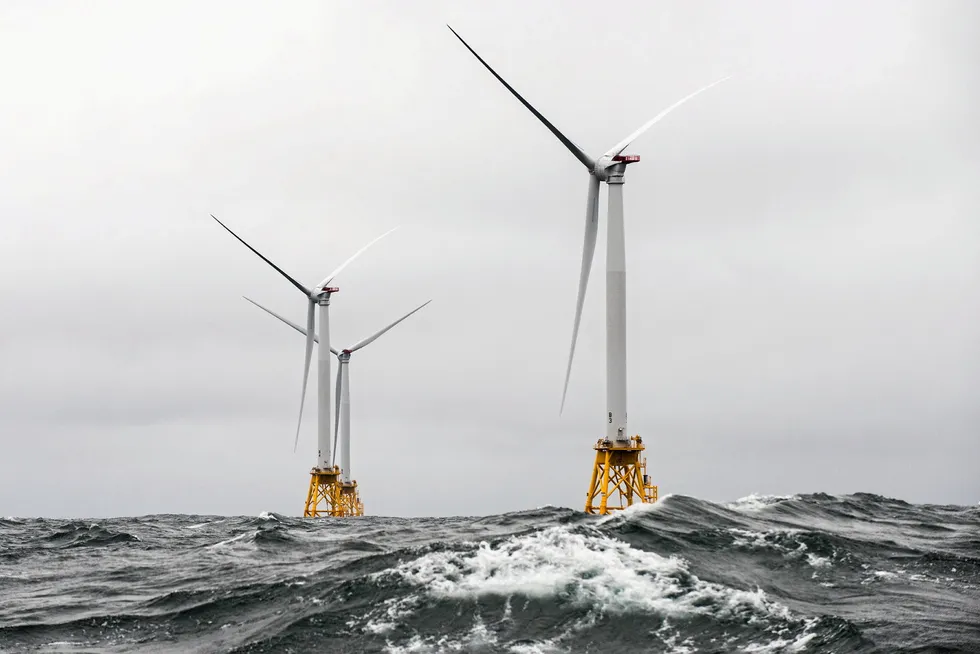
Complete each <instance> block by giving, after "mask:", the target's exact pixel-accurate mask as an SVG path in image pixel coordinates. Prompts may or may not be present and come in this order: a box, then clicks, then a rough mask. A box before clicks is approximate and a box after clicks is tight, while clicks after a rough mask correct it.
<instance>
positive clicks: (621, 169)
mask: <svg viewBox="0 0 980 654" xmlns="http://www.w3.org/2000/svg"><path fill="white" fill-rule="evenodd" d="M446 27H449V30H450V31H451V32H452V33H453V34H454V35H455V36H456V38H457V39H459V41H460V42H461V43H462V44H463V45H464V46H465V47H466V49H467V50H469V51H470V53H472V54H473V56H474V57H476V58H477V60H478V61H479V62H480V63H481V64H483V66H484V67H485V68H486V69H487V70H488V71H490V74H492V75H493V76H494V77H496V78H497V81H499V82H500V83H501V84H503V85H504V87H506V89H507V90H508V91H510V92H511V94H512V95H513V96H514V97H515V98H517V99H518V100H519V101H520V102H521V104H523V105H524V106H525V107H526V108H527V109H528V110H529V111H530V112H531V113H532V114H534V116H535V117H536V118H537V119H538V120H539V121H541V123H543V124H544V126H545V127H547V128H548V129H549V130H550V131H551V133H552V134H554V135H555V137H556V138H557V139H558V140H559V141H561V143H562V145H564V146H565V147H566V148H567V149H568V151H569V152H571V153H572V154H573V155H574V156H575V158H576V159H578V160H579V161H580V162H581V163H582V165H584V166H585V168H586V170H588V173H589V190H588V196H587V200H586V208H585V239H584V243H583V245H582V268H581V272H580V273H579V284H578V296H577V299H576V302H575V318H574V321H573V323H572V343H571V347H570V348H569V352H568V366H567V367H566V369H565V385H564V387H563V389H562V395H561V409H560V410H559V413H561V411H562V410H564V407H565V396H566V394H567V392H568V380H569V377H570V376H571V372H572V360H573V359H574V357H575V343H576V340H577V339H578V330H579V324H580V323H581V319H582V306H583V304H584V302H585V289H586V287H587V286H588V283H589V273H590V272H591V270H592V258H593V255H594V253H595V244H596V237H597V235H598V230H599V216H598V214H599V183H600V182H605V183H606V185H607V186H608V187H609V208H608V218H607V220H608V224H607V227H606V229H607V240H606V438H605V439H604V440H600V441H599V443H598V444H597V445H596V450H597V455H596V465H595V466H593V473H592V477H593V480H592V483H591V484H590V490H589V492H588V493H587V497H588V499H587V501H586V509H585V510H586V511H587V512H589V513H592V512H594V510H593V509H594V507H593V504H592V503H593V500H594V499H595V498H596V497H597V496H598V495H600V494H601V496H602V498H601V503H600V507H599V510H598V512H599V513H603V514H604V513H606V512H607V511H608V510H610V509H613V508H623V507H612V506H609V505H608V502H607V500H608V497H609V495H611V494H612V492H613V491H617V490H618V491H619V492H620V495H621V497H622V498H623V500H624V501H625V502H626V505H627V506H628V505H629V504H632V502H633V495H635V494H638V495H639V496H640V498H641V501H644V502H645V501H649V498H650V497H651V496H652V497H653V498H654V499H655V498H656V487H655V486H650V485H649V482H648V478H647V477H646V475H645V474H642V475H641V472H640V469H641V468H642V469H643V470H645V464H646V462H645V460H644V462H643V464H642V466H640V465H639V464H638V456H639V455H638V452H639V451H640V450H642V449H643V448H642V439H640V438H639V437H638V436H637V437H635V438H630V437H629V433H628V431H627V421H626V236H625V229H624V222H623V184H624V182H625V179H624V178H625V174H626V166H627V165H629V164H631V163H636V162H638V161H639V160H640V157H639V155H630V154H623V151H624V150H626V148H627V147H628V146H629V144H630V143H632V142H633V141H634V140H635V139H636V138H638V137H639V136H640V135H641V134H643V133H644V132H646V131H647V130H648V129H649V128H650V127H652V126H653V125H654V124H656V123H657V122H659V121H660V120H661V119H662V118H664V117H665V116H666V115H667V114H669V113H670V112H671V111H673V110H674V109H676V108H677V107H679V106H681V105H682V104H684V103H685V102H687V101H688V100H690V99H691V98H693V97H695V96H696V95H698V94H700V93H702V92H704V91H706V90H708V89H710V88H711V87H713V86H715V85H717V84H720V83H721V82H723V81H725V80H726V79H729V78H730V77H731V76H730V75H729V76H726V77H723V78H721V79H719V80H717V81H715V82H712V83H711V84H708V85H707V86H704V87H702V88H700V89H698V90H697V91H695V92H694V93H691V94H690V95H688V96H686V97H684V98H682V99H680V100H678V101H677V102H675V103H674V104H672V105H671V106H669V107H667V108H666V109H664V110H663V111H661V112H660V113H659V114H657V115H656V116H654V117H653V118H651V119H650V120H648V121H647V122H646V123H644V124H643V125H641V126H640V127H639V128H638V129H637V130H636V131H635V132H633V133H632V134H630V135H629V136H627V137H626V138H625V139H623V140H622V141H620V142H619V143H617V144H616V145H614V146H613V147H612V148H610V149H609V150H607V151H606V152H604V153H603V154H602V155H600V156H599V157H598V158H597V159H593V158H591V157H590V156H589V155H587V154H586V153H585V152H583V151H582V149H581V148H579V147H578V146H577V145H575V144H574V143H573V142H572V141H571V140H569V139H568V138H567V137H566V136H565V135H564V134H562V133H561V132H560V131H559V130H558V128H557V127H555V126H554V125H552V124H551V122H549V121H548V119H547V118H545V117H544V116H543V115H541V113H540V112H539V111H538V110H537V109H535V108H534V107H533V106H531V104H530V103H529V102H528V101H527V100H525V99H524V98H523V97H522V96H521V94H520V93H518V92H517V91H516V90H515V89H514V87H512V86H511V85H510V84H508V83H507V82H506V81H505V80H504V78H503V77H501V76H500V75H498V74H497V72H496V71H495V70H494V69H493V68H491V67H490V64H488V63H487V62H486V61H484V59H483V57H481V56H480V55H479V54H477V53H476V51H475V50H474V49H473V48H471V47H470V45H469V44H468V43H467V42H466V41H464V40H463V37H461V36H460V35H459V34H458V33H457V32H456V30H454V29H453V28H452V27H450V26H449V25H447V26H446ZM604 443H609V444H611V447H612V449H615V450H619V451H617V452H612V453H609V452H608V450H609V449H610V445H604ZM603 448H605V449H603ZM627 450H628V451H635V452H636V453H637V454H636V455H635V456H634V455H627V454H626V453H625V452H626V451H627ZM607 454H608V456H607ZM600 458H601V459H602V460H603V462H602V463H600ZM617 461H620V462H621V463H617ZM599 475H602V481H600V480H599V479H598V476H599ZM610 476H611V477H612V479H610ZM641 476H642V483H640V482H641ZM610 482H612V483H613V486H612V487H610V486H609V483H610Z"/></svg>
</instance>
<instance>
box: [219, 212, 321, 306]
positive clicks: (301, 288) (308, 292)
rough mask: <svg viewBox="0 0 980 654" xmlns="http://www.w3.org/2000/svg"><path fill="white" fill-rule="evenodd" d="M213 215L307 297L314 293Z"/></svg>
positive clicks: (220, 223)
mask: <svg viewBox="0 0 980 654" xmlns="http://www.w3.org/2000/svg"><path fill="white" fill-rule="evenodd" d="M211 217H212V218H214V219H215V221H216V222H217V223H218V224H219V225H221V226H222V227H224V228H225V230H227V232H228V233H229V234H231V235H232V236H234V237H235V238H237V239H238V241H239V242H240V243H241V244H242V245H244V246H245V247H247V248H248V249H249V250H251V251H252V252H254V253H255V254H257V255H258V256H259V258H260V259H262V261H265V262H266V263H267V264H269V265H270V266H272V267H273V268H275V269H276V272H278V273H279V274H280V275H282V276H283V277H285V278H286V279H288V280H289V283H290V284H292V285H293V286H295V287H296V288H298V289H299V290H301V291H303V293H304V294H306V297H310V295H312V293H311V292H310V289H308V288H306V287H305V286H303V285H302V284H300V283H299V282H298V281H296V280H295V279H293V278H292V277H290V276H289V275H288V274H287V273H286V271H284V270H283V269H282V268H280V267H279V266H277V265H276V264H274V263H272V262H271V261H269V260H268V259H266V258H265V256H263V254H262V253H261V252H259V251H258V250H256V249H255V248H253V247H252V246H251V245H249V244H248V243H246V242H245V241H244V239H242V237H241V236H239V235H238V234H236V233H235V232H233V231H231V229H229V228H228V225H226V224H224V223H223V222H221V221H220V220H218V219H217V218H215V216H214V214H211Z"/></svg>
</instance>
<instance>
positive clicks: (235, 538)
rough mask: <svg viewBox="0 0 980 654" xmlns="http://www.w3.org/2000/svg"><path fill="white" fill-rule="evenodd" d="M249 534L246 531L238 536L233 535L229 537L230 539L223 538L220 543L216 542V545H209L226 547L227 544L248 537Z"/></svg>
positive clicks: (211, 546)
mask: <svg viewBox="0 0 980 654" xmlns="http://www.w3.org/2000/svg"><path fill="white" fill-rule="evenodd" d="M249 535H250V534H249V533H248V532H245V533H242V534H238V535H237V536H233V537H232V538H229V539H228V540H223V541H221V542H220V543H215V544H214V545H209V546H208V547H210V548H217V547H224V546H225V545H229V544H231V543H234V542H236V541H240V540H242V539H243V538H248V537H249Z"/></svg>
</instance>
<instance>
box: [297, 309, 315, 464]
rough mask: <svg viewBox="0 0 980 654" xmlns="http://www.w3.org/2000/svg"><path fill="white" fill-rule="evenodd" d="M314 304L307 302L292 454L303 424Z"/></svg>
mask: <svg viewBox="0 0 980 654" xmlns="http://www.w3.org/2000/svg"><path fill="white" fill-rule="evenodd" d="M315 310H316V302H314V301H313V299H312V298H311V299H310V300H309V310H308V311H307V312H306V359H304V361H303V391H302V394H301V395H300V398H299V420H298V421H297V422H296V440H294V441H293V452H295V451H296V448H297V446H298V445H299V428H300V426H301V425H302V424H303V403H304V402H305V401H306V380H307V379H309V376H310V358H311V357H312V356H313V336H314V333H313V327H314V325H313V319H314V316H315V315H316V314H315Z"/></svg>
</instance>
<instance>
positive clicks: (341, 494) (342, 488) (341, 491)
mask: <svg viewBox="0 0 980 654" xmlns="http://www.w3.org/2000/svg"><path fill="white" fill-rule="evenodd" d="M337 510H338V513H337V515H339V516H342V517H345V518H348V517H356V516H362V515H364V503H363V502H361V496H360V495H359V494H358V492H357V482H356V481H352V482H349V483H344V482H341V483H340V484H338V485H337Z"/></svg>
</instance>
